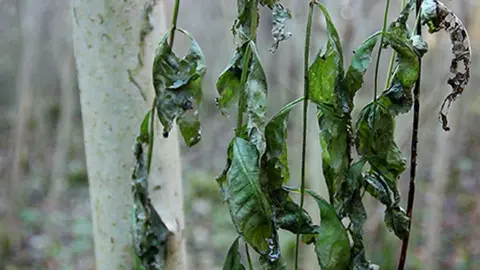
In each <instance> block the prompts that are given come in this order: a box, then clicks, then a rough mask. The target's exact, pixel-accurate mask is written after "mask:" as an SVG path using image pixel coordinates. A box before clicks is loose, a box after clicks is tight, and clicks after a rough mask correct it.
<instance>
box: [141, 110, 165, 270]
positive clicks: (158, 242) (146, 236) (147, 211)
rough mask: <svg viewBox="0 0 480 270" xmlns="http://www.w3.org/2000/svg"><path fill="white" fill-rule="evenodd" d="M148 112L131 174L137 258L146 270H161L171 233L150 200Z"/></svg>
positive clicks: (143, 123) (142, 126) (142, 124)
mask: <svg viewBox="0 0 480 270" xmlns="http://www.w3.org/2000/svg"><path fill="white" fill-rule="evenodd" d="M151 113H154V112H148V113H147V114H146V115H145V117H144V119H143V121H142V123H141V125H140V130H139V133H138V135H137V138H136V140H135V144H134V147H133V151H134V155H135V159H136V163H135V168H134V170H133V173H132V194H133V201H134V207H133V240H134V246H135V253H136V256H137V257H136V260H137V263H138V264H140V265H141V267H143V268H145V269H155V270H161V269H163V267H164V265H165V259H166V256H167V247H168V245H167V241H168V237H169V235H170V232H169V230H168V228H167V226H166V225H165V224H164V223H163V221H162V219H161V218H160V216H159V215H158V213H157V211H156V210H155V208H154V207H153V205H152V204H151V202H150V198H149V194H148V174H149V172H148V168H147V157H146V154H145V152H144V145H148V143H149V141H150V136H151V134H149V133H148V122H149V119H150V114H151Z"/></svg>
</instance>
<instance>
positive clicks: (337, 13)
mask: <svg viewBox="0 0 480 270" xmlns="http://www.w3.org/2000/svg"><path fill="white" fill-rule="evenodd" d="M167 2H168V4H167V10H168V12H169V14H168V17H167V18H170V12H171V10H172V2H173V1H167ZM324 2H325V3H326V5H327V7H328V8H329V10H330V13H331V15H332V17H333V20H334V22H335V23H336V25H337V27H338V30H339V32H340V35H341V37H342V43H343V44H344V52H345V55H346V61H349V60H350V57H351V56H352V54H351V53H350V54H349V52H352V51H353V50H354V49H355V48H356V47H357V46H359V45H360V44H361V42H362V41H363V40H364V39H365V38H366V37H367V36H369V35H370V34H372V33H374V32H375V31H377V30H379V29H380V28H381V20H382V16H383V9H384V2H385V1H378V0H335V1H324ZM400 2H401V1H400V0H395V1H392V8H391V11H390V18H391V20H393V18H394V17H395V16H396V14H398V12H399V9H400ZM67 3H68V1H60V0H58V1H57V0H42V1H39V0H0V32H1V38H0V52H1V53H0V97H1V98H0V186H1V188H0V269H93V262H94V260H93V240H92V235H91V216H90V203H89V198H88V179H87V173H86V165H85V154H84V145H83V132H82V119H81V113H80V106H79V90H78V86H77V81H76V70H75V62H74V61H75V60H74V58H73V52H72V42H71V29H70V25H71V21H72V18H71V15H70V10H69V7H68V4H67ZM282 3H284V4H285V6H287V7H288V8H290V10H291V11H292V15H293V19H292V20H291V21H289V23H288V25H287V27H288V30H289V31H290V32H292V33H293V37H292V38H291V39H290V40H288V41H286V42H283V43H282V44H281V45H280V47H279V49H278V51H277V52H276V54H274V55H272V54H271V53H269V52H268V48H269V47H270V45H271V43H272V40H271V34H270V30H271V23H270V21H271V18H270V15H269V12H265V11H266V10H261V13H260V15H261V21H260V29H259V33H258V34H259V36H258V44H259V45H258V47H259V50H260V51H259V53H260V56H261V58H262V60H263V63H264V67H265V70H266V72H267V76H268V83H269V106H270V107H269V111H270V112H274V111H276V110H278V109H279V108H280V107H281V106H283V105H284V104H286V103H287V102H289V101H291V100H293V99H295V98H297V97H300V96H301V93H302V91H303V86H302V82H303V79H302V65H303V63H302V61H303V60H302V56H303V42H304V32H305V21H306V13H307V1H306V0H305V1H299V0H283V1H282ZM445 4H446V5H448V6H449V7H450V8H451V9H452V10H454V11H455V12H456V13H457V15H458V16H459V17H460V18H461V19H462V20H463V22H464V23H465V25H466V27H467V29H468V30H469V32H470V38H471V39H472V48H473V59H472V63H473V64H472V71H473V73H472V78H471V81H470V84H469V85H468V86H467V88H466V90H465V92H464V94H463V95H462V96H461V97H460V98H459V100H458V101H457V102H456V103H454V104H453V105H452V108H451V111H450V120H451V128H452V130H451V131H449V132H447V133H445V132H443V131H442V130H441V126H440V123H439V122H438V121H437V111H438V109H439V106H440V103H441V101H442V100H443V98H444V97H445V96H446V95H447V93H448V92H449V91H450V87H449V86H448V85H447V84H446V80H447V78H448V75H449V74H448V67H449V59H450V58H451V44H450V41H449V39H448V36H446V35H445V34H439V35H436V36H435V37H432V36H428V35H427V37H426V39H427V41H428V42H429V46H430V48H429V49H430V53H429V54H427V56H426V57H425V58H424V65H423V76H422V97H421V101H422V106H421V127H420V146H419V151H420V156H419V161H418V163H419V167H418V173H417V175H418V178H417V198H416V205H415V212H414V221H413V225H412V233H413V234H412V238H411V241H410V249H409V252H410V254H409V262H408V269H426V268H425V267H426V265H427V266H428V265H431V264H432V263H435V262H437V263H438V267H439V268H438V269H479V268H478V267H479V266H480V200H478V194H480V193H479V192H480V181H479V180H480V167H477V166H476V164H478V163H479V161H480V125H479V124H478V123H479V121H478V119H479V116H480V95H478V92H477V90H478V85H479V83H480V64H479V63H480V58H479V56H480V2H479V1H476V0H455V1H448V0H447V1H445ZM234 7H235V4H234V1H233V0H230V1H227V0H225V1H218V0H201V1H195V0H183V1H182V4H181V9H180V16H179V26H180V27H183V28H186V29H188V30H189V31H190V32H192V33H193V35H194V36H195V38H196V40H197V41H198V42H199V44H200V46H201V47H202V49H203V51H204V53H205V55H206V60H207V67H208V71H207V75H206V77H205V83H204V93H205V97H204V98H205V101H204V104H203V107H202V108H201V120H202V124H203V130H202V136H203V138H202V141H201V143H200V144H199V145H197V146H195V147H194V148H192V149H186V148H185V147H184V146H182V169H183V182H184V183H183V185H184V188H185V191H184V194H185V216H186V231H187V234H188V242H187V246H188V256H189V259H188V260H189V265H190V266H191V267H192V269H199V270H204V269H205V270H206V269H220V268H221V265H222V262H223V258H224V256H225V253H226V250H227V248H228V247H229V245H230V244H231V242H232V241H233V239H234V238H235V237H236V235H235V233H234V228H233V225H232V223H231V221H230V215H229V213H228V208H227V206H226V205H224V204H222V202H221V198H220V193H219V190H218V186H217V183H216V182H215V180H214V178H215V176H216V175H217V174H218V173H219V172H220V171H221V169H222V168H223V166H224V162H225V148H226V146H227V143H228V140H229V137H230V135H231V134H232V128H233V126H234V119H229V121H226V120H225V119H224V117H223V116H222V115H221V114H220V113H219V112H218V110H217V109H216V106H215V101H214V98H215V96H216V90H215V81H216V78H217V77H218V75H219V74H220V72H221V71H222V70H223V68H224V67H225V66H226V64H227V63H228V61H229V59H230V57H231V55H232V53H233V50H234V48H235V47H234V44H233V38H232V35H231V32H230V27H231V25H232V23H233V20H234V18H235V15H236V9H235V8H234ZM167 20H169V19H167ZM313 29H314V31H313V34H312V42H313V49H312V52H313V53H312V57H313V56H315V54H316V53H315V52H316V51H317V50H318V48H319V47H320V46H321V45H322V44H323V43H324V41H325V35H326V31H325V25H324V20H323V18H322V17H321V16H320V13H319V12H318V13H317V14H316V16H315V19H314V28H313ZM425 32H426V31H425ZM177 44H178V49H179V51H182V50H183V52H184V51H185V50H186V40H182V39H180V38H179V39H178V42H177ZM374 55H376V54H374ZM383 55H384V59H382V63H381V65H382V66H381V75H385V73H386V69H387V64H388V63H387V61H388V60H389V56H387V55H389V54H387V53H385V54H383ZM373 77H374V76H373V70H370V71H369V73H367V75H366V78H367V81H366V83H365V86H364V87H363V89H362V90H361V92H360V93H359V95H357V98H356V102H357V104H358V105H357V106H356V108H357V112H358V109H359V108H362V107H363V106H362V105H363V104H365V103H366V102H368V101H369V100H371V97H372V89H373ZM383 78H384V77H383ZM380 85H383V82H382V81H380ZM299 108H300V107H299ZM299 108H297V110H296V111H295V112H294V115H293V116H292V117H291V119H292V120H291V121H290V124H289V125H290V126H289V144H290V147H289V148H290V149H291V150H290V153H289V154H290V157H289V158H290V160H291V162H290V164H291V166H292V168H291V169H292V172H291V173H292V176H293V177H292V178H293V180H292V181H294V182H295V181H297V180H296V179H295V177H294V176H295V175H299V174H300V173H299V160H300V158H299V157H300V144H301V133H300V130H301V122H300V121H299V120H295V119H299V118H298V117H299V116H300V111H299ZM311 113H312V116H313V113H314V112H313V110H311ZM411 118H412V116H411V113H409V114H407V115H403V116H401V117H400V119H399V120H398V121H397V142H398V144H399V145H400V146H401V149H402V150H403V152H404V154H405V156H406V157H407V158H408V157H409V153H410V150H409V147H410V135H411V128H410V124H409V123H410V122H411ZM310 119H311V120H312V121H311V123H310V128H309V148H308V149H309V152H308V165H307V166H308V186H309V187H310V188H313V189H315V190H317V191H319V192H320V194H323V195H326V190H325V185H324V184H323V177H322V174H321V166H320V163H321V158H320V146H319V142H318V136H317V133H318V129H317V128H316V127H317V125H316V123H315V121H314V119H315V117H311V118H310ZM132 143H133V142H132ZM128 147H130V146H128ZM129 177H130V176H129V175H126V176H125V181H130V180H129ZM407 180H408V173H405V174H404V175H403V176H402V178H401V179H400V182H399V186H400V187H401V191H402V195H403V196H402V199H403V202H404V203H405V204H406V195H407V192H406V190H407V185H408V183H407V182H408V181H407ZM12 182H13V183H16V184H15V185H14V186H12V185H11V183H12ZM367 197H368V196H367ZM11 201H15V202H16V203H18V204H17V205H22V207H21V208H19V209H15V212H16V213H17V214H18V215H19V216H20V218H21V219H20V222H19V223H18V224H14V226H15V227H16V228H17V229H18V230H19V231H21V232H22V241H21V246H20V247H15V248H13V249H12V247H9V246H8V245H7V242H6V241H3V242H2V240H1V239H3V238H2V234H6V233H7V226H12V224H8V222H7V214H8V213H9V211H14V210H13V209H11V208H9V207H7V205H10V204H8V203H7V202H11ZM310 205H312V202H310V201H308V202H307V207H310ZM367 207H368V215H369V218H368V220H367V223H366V224H365V232H366V237H365V239H366V243H367V249H368V254H367V256H368V257H369V258H370V259H371V260H372V261H374V262H375V263H378V264H380V266H381V268H382V269H394V268H396V267H395V265H396V262H397V258H398V255H399V248H400V244H401V243H400V241H399V240H398V239H397V238H395V237H394V236H393V234H391V233H388V232H387V230H386V228H385V226H384V223H383V211H384V207H383V206H381V205H380V204H378V203H375V202H374V201H373V200H367ZM311 209H315V208H311ZM310 212H311V213H315V212H318V211H315V210H312V211H310ZM317 218H318V217H317ZM283 246H284V248H283V252H284V254H287V257H288V254H290V255H292V254H293V250H294V238H293V237H290V238H288V237H287V238H286V237H283ZM302 254H304V257H305V258H304V259H305V260H312V264H311V265H316V257H315V256H314V255H313V254H310V253H309V251H303V252H302ZM313 262H314V263H313ZM312 267H313V266H312ZM315 267H316V266H315ZM305 269H307V268H305ZM312 269H315V268H312Z"/></svg>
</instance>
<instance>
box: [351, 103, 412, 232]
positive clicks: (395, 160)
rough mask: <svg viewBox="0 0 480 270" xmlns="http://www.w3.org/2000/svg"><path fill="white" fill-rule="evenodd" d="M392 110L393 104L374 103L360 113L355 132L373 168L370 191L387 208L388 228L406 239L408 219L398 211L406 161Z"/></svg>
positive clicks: (360, 150) (367, 177)
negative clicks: (389, 107) (396, 137)
mask: <svg viewBox="0 0 480 270" xmlns="http://www.w3.org/2000/svg"><path fill="white" fill-rule="evenodd" d="M388 106H391V104H389V103H386V102H385V100H384V99H380V100H379V102H378V104H377V105H375V104H374V103H370V104H369V105H367V106H366V107H365V108H364V109H363V110H362V111H361V112H360V115H359V119H358V121H357V123H356V130H355V134H356V145H357V151H358V153H359V154H360V155H361V156H363V157H364V158H366V159H367V161H368V163H369V164H370V167H371V170H370V172H369V173H368V174H367V175H366V178H365V180H366V184H367V186H366V187H367V191H368V192H369V193H370V194H371V195H372V196H373V197H375V198H377V199H378V200H380V202H381V203H383V204H385V206H387V212H386V216H385V221H386V222H387V226H388V227H389V228H390V229H392V230H393V231H394V232H395V234H396V235H397V236H399V237H400V238H402V237H401V236H403V235H404V234H405V232H406V231H408V227H406V226H405V224H408V218H406V216H405V215H402V213H401V211H400V210H399V209H398V208H397V206H398V204H399V202H400V193H399V191H398V188H397V181H398V178H399V177H400V174H401V173H402V172H403V171H404V170H405V168H406V160H405V158H404V157H403V156H402V154H401V152H400V149H398V147H397V145H396V143H395V141H394V131H395V120H394V117H393V116H392V114H391V113H390V111H389V110H388ZM393 209H396V210H393ZM387 215H389V216H388V217H387ZM404 217H405V218H406V220H407V223H405V218H404Z"/></svg>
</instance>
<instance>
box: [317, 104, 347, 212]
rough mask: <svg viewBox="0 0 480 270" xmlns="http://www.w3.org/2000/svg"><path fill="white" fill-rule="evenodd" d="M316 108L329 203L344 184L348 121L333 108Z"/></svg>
mask: <svg viewBox="0 0 480 270" xmlns="http://www.w3.org/2000/svg"><path fill="white" fill-rule="evenodd" d="M317 108H318V114H317V118H318V126H319V127H320V143H321V146H322V166H323V175H324V177H325V182H326V184H327V187H328V192H329V195H330V201H331V202H333V201H334V197H335V194H336V193H337V192H338V191H339V189H340V187H341V186H342V184H343V183H344V182H345V179H346V176H347V170H348V167H349V157H348V155H349V153H348V143H347V142H348V139H347V132H346V131H347V123H348V120H345V119H344V118H342V116H341V115H339V114H338V113H335V111H334V110H335V108H334V107H333V106H328V105H323V106H317Z"/></svg>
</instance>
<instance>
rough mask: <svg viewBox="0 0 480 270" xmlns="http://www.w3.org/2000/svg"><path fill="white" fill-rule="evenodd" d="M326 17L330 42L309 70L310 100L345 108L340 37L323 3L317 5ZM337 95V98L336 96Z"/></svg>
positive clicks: (328, 41)
mask: <svg viewBox="0 0 480 270" xmlns="http://www.w3.org/2000/svg"><path fill="white" fill-rule="evenodd" d="M317 5H318V7H319V8H320V10H322V12H323V14H324V16H325V22H326V24H327V30H328V40H327V43H326V44H325V46H324V51H320V52H319V53H318V54H317V57H316V58H315V61H314V62H313V63H312V65H311V66H310V67H309V69H308V76H309V84H310V97H309V98H310V99H312V101H314V102H315V103H325V104H330V105H335V106H338V107H341V106H343V104H341V100H342V95H343V94H342V93H341V92H342V89H341V88H342V84H341V83H342V80H343V74H344V70H343V52H342V46H341V43H340V37H339V35H338V32H337V29H336V28H335V25H334V24H333V21H332V19H331V18H330V15H329V13H328V11H327V9H326V8H325V6H324V5H323V4H321V3H317ZM335 95H336V96H335Z"/></svg>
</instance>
